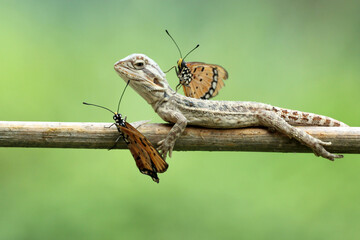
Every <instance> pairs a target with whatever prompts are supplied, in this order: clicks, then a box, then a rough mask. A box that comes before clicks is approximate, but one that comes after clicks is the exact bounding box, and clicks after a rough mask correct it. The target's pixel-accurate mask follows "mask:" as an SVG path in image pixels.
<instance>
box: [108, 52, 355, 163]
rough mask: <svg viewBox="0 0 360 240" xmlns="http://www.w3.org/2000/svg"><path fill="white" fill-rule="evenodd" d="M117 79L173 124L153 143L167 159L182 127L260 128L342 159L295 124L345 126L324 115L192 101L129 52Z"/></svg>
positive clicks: (153, 65)
mask: <svg viewBox="0 0 360 240" xmlns="http://www.w3.org/2000/svg"><path fill="white" fill-rule="evenodd" d="M114 69H115V71H116V72H117V73H118V74H119V75H120V77H121V78H122V79H123V80H124V81H125V82H128V81H129V80H130V83H129V85H130V86H131V87H132V88H133V89H134V90H135V91H136V92H137V93H138V94H139V95H140V96H141V97H143V98H144V99H145V101H146V102H147V103H148V104H150V105H151V106H152V108H153V109H154V111H155V112H156V113H157V114H158V115H159V116H160V117H161V118H162V119H163V120H164V121H166V122H170V123H173V124H174V125H173V126H172V128H171V130H170V131H169V133H168V134H167V136H166V137H165V138H164V139H163V140H161V141H159V142H158V146H159V147H158V150H159V151H160V153H161V154H162V156H163V158H164V159H166V157H167V155H169V157H171V156H172V151H173V148H174V145H175V142H176V140H177V139H178V138H179V137H180V136H181V134H182V133H183V131H184V130H185V128H186V126H187V125H193V126H200V127H207V128H218V129H219V128H220V129H221V128H222V129H224V128H225V129H228V128H230V129H231V128H244V127H255V126H264V127H268V128H269V129H270V130H276V131H278V132H281V133H283V134H285V135H287V136H288V137H290V138H294V139H296V140H297V141H299V142H300V143H302V144H304V145H306V146H308V147H309V148H311V149H312V150H313V152H314V154H315V155H316V156H321V157H324V158H327V159H329V160H331V161H333V160H334V159H335V158H342V157H343V155H337V154H332V153H330V152H328V151H327V150H326V149H325V147H326V146H329V145H331V142H324V141H321V140H320V139H318V138H315V137H313V136H311V135H310V134H308V133H306V132H305V131H304V130H302V129H300V128H296V127H295V126H299V125H301V126H328V127H348V125H346V124H345V123H342V122H340V121H338V120H335V119H333V118H330V117H326V116H322V115H318V114H314V113H307V112H302V111H296V110H290V109H285V108H280V107H276V106H272V105H269V104H265V103H260V102H251V101H216V100H203V99H194V98H190V97H186V96H183V95H181V94H179V93H177V92H176V91H174V90H173V89H172V88H171V87H170V85H169V83H168V82H167V80H166V75H165V73H164V72H163V71H162V70H161V69H160V67H159V65H158V64H157V63H156V62H155V61H154V60H152V59H151V58H149V57H148V56H146V55H144V54H131V55H129V56H127V57H125V58H123V59H121V60H119V61H117V62H116V63H115V64H114Z"/></svg>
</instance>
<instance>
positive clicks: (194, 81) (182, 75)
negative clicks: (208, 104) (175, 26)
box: [165, 30, 229, 99]
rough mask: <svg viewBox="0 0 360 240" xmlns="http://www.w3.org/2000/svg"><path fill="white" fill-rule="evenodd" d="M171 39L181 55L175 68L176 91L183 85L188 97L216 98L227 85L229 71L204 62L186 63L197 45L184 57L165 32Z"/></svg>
mask: <svg viewBox="0 0 360 240" xmlns="http://www.w3.org/2000/svg"><path fill="white" fill-rule="evenodd" d="M165 31H166V33H167V34H168V35H169V37H170V38H171V39H172V40H173V42H174V43H175V45H176V47H177V49H178V50H179V53H180V59H179V60H178V61H177V68H176V67H175V71H176V75H177V76H178V78H179V81H180V82H179V84H178V85H177V86H176V90H178V88H179V87H180V86H181V85H182V87H183V90H184V93H185V95H186V96H187V97H192V98H201V99H210V98H212V97H215V96H216V95H217V94H218V93H219V90H220V89H221V88H222V87H223V86H224V85H225V84H224V80H226V79H228V77H229V74H228V73H227V71H226V70H225V69H224V68H223V67H221V66H220V65H216V64H207V63H203V62H185V58H186V57H187V56H188V55H189V54H190V53H191V52H192V51H194V50H195V49H196V48H198V47H199V44H198V45H196V47H195V48H193V49H192V50H191V51H190V52H189V53H188V54H186V55H185V57H182V54H181V51H180V48H179V46H178V45H177V43H176V42H175V40H174V38H173V37H172V36H171V35H170V34H169V32H168V31H167V30H165Z"/></svg>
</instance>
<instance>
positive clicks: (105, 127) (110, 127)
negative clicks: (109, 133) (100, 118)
mask: <svg viewBox="0 0 360 240" xmlns="http://www.w3.org/2000/svg"><path fill="white" fill-rule="evenodd" d="M114 125H115V123H113V124H111V125H110V126H108V127H107V126H104V128H111V127H112V126H114Z"/></svg>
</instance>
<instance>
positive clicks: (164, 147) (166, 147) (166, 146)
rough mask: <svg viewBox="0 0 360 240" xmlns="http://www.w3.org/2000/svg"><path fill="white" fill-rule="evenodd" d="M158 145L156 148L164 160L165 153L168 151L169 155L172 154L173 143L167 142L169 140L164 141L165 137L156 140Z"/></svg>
mask: <svg viewBox="0 0 360 240" xmlns="http://www.w3.org/2000/svg"><path fill="white" fill-rule="evenodd" d="M158 145H159V147H158V148H157V150H158V151H159V152H160V154H161V156H162V157H163V159H164V160H166V157H167V153H169V157H171V155H172V150H173V148H174V145H175V143H171V142H170V143H169V141H166V138H165V139H163V140H161V141H160V142H158Z"/></svg>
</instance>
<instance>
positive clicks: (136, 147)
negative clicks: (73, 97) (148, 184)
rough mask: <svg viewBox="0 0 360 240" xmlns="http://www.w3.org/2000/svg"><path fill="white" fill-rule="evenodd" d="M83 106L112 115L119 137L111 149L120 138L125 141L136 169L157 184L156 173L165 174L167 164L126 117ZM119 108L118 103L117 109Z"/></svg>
mask: <svg viewBox="0 0 360 240" xmlns="http://www.w3.org/2000/svg"><path fill="white" fill-rule="evenodd" d="M120 100H121V98H120ZM83 104H86V105H91V106H95V107H100V108H103V109H106V110H108V111H110V112H112V113H113V114H114V116H113V119H114V121H115V123H113V124H114V125H115V126H116V128H117V130H118V131H119V133H120V136H119V137H118V138H117V139H116V141H115V145H114V146H113V147H115V146H116V144H117V142H118V141H119V139H120V138H122V139H123V140H124V141H125V143H126V145H127V147H128V148H129V150H130V152H131V154H132V156H133V157H134V159H135V163H136V166H137V167H138V169H139V170H140V172H141V173H142V174H146V175H148V176H150V177H151V178H152V180H153V181H154V182H157V183H159V178H158V176H157V173H163V172H165V171H166V170H167V168H168V164H167V163H166V162H165V160H164V159H163V158H162V157H161V155H160V154H159V152H158V151H157V150H156V149H155V148H154V147H153V145H152V144H151V143H150V142H149V140H147V138H146V137H145V136H144V135H143V134H142V133H140V132H139V131H138V130H137V129H136V128H134V127H133V126H132V125H131V124H130V123H128V122H126V117H125V118H122V116H121V114H120V113H117V112H113V111H111V110H110V109H108V108H106V107H103V106H99V105H95V104H91V103H86V102H83ZM119 106H120V101H119V105H118V109H119ZM113 147H112V148H113ZM110 149H111V148H110Z"/></svg>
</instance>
